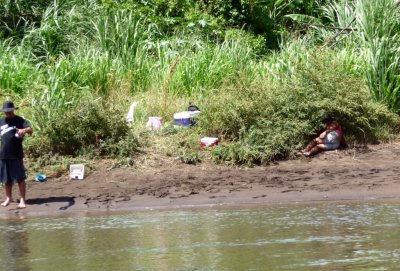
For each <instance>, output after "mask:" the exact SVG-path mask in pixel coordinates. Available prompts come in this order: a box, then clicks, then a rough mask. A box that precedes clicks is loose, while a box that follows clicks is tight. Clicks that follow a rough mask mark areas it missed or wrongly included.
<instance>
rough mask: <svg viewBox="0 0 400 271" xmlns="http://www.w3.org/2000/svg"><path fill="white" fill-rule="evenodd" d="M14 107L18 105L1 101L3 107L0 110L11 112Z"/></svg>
mask: <svg viewBox="0 0 400 271" xmlns="http://www.w3.org/2000/svg"><path fill="white" fill-rule="evenodd" d="M15 109H18V107H15V106H14V103H13V102H11V101H5V102H4V103H3V108H2V109H1V110H0V112H11V111H14V110H15Z"/></svg>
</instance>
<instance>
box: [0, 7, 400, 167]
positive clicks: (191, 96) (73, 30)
mask: <svg viewBox="0 0 400 271" xmlns="http://www.w3.org/2000/svg"><path fill="white" fill-rule="evenodd" d="M380 1H382V3H380V5H379V7H378V6H373V5H363V3H364V2H363V1H362V0H359V1H355V4H352V5H349V4H348V3H347V2H345V1H339V2H337V3H335V4H332V5H326V6H323V8H324V9H323V10H324V12H321V13H320V16H321V18H319V19H321V20H322V21H324V22H327V23H325V25H322V26H321V25H319V24H318V25H312V27H308V28H307V31H304V30H301V31H288V30H289V29H290V28H288V29H285V30H284V31H282V32H281V37H282V38H281V39H279V40H277V42H278V41H279V44H280V45H279V47H278V48H277V49H274V50H268V46H266V44H267V40H268V39H267V38H266V36H265V35H256V34H255V32H254V31H253V32H251V31H248V30H245V29H235V28H228V27H226V28H222V24H221V25H219V26H218V27H213V25H212V24H211V22H213V20H211V19H210V18H211V17H210V18H208V19H209V20H208V21H207V20H206V19H207V18H201V20H203V19H204V20H206V21H205V22H204V21H201V20H200V18H197V17H196V20H195V22H196V23H195V25H194V26H193V25H191V24H187V25H186V27H184V26H185V25H184V24H180V25H179V27H178V26H177V27H171V28H170V29H168V31H167V30H165V24H162V23H158V22H157V20H149V17H146V14H138V13H137V12H133V11H130V10H129V9H126V10H123V9H111V10H110V8H109V7H108V8H105V6H102V5H99V4H96V1H92V2H90V3H91V5H85V6H82V5H80V4H79V2H80V1H76V2H75V4H74V3H72V2H73V1H70V3H69V5H66V4H65V3H64V5H61V4H60V2H54V3H55V4H54V5H49V6H48V7H47V8H46V9H45V10H44V12H43V15H42V16H41V17H40V23H39V22H37V23H36V24H31V25H27V27H26V29H24V33H23V34H22V35H21V34H19V35H15V36H12V35H11V36H9V37H4V38H3V39H1V43H0V53H1V55H2V57H1V59H0V68H1V69H0V89H1V95H2V99H5V98H6V97H8V98H11V99H13V100H15V101H16V103H17V104H19V105H21V111H20V112H19V113H20V114H21V115H23V116H25V117H26V118H27V119H29V120H30V121H31V123H32V125H33V127H34V128H35V136H34V137H32V138H29V139H27V140H26V151H27V154H28V155H29V156H30V157H32V158H34V159H37V161H41V160H40V159H41V157H47V156H49V157H52V156H54V157H59V156H65V157H79V156H81V157H82V156H83V157H87V158H96V157H97V158H98V157H101V158H113V159H117V160H118V164H119V165H132V164H133V163H134V162H135V160H136V159H137V157H138V156H141V155H142V156H143V155H149V152H153V153H155V154H157V155H167V156H174V157H176V156H178V157H180V159H181V161H182V162H185V163H196V162H198V161H201V160H202V159H204V158H213V159H214V161H216V162H223V163H232V164H247V165H252V164H262V163H268V162H269V161H273V160H276V159H287V158H290V157H292V155H293V153H294V151H295V150H296V149H298V148H301V147H303V146H304V144H305V143H306V142H307V141H308V140H309V139H310V137H312V136H313V135H314V134H315V133H316V132H317V131H318V130H319V129H321V123H320V119H321V118H322V117H323V116H324V115H326V114H331V115H334V116H336V117H337V118H338V119H339V120H340V122H341V123H342V124H343V126H344V130H345V135H346V139H347V140H348V142H349V143H350V144H357V143H368V142H379V141H388V140H390V139H393V138H395V136H396V132H397V130H398V125H399V117H398V115H397V112H398V110H399V103H398V94H397V91H398V88H399V83H398V70H399V69H398V66H397V65H398V61H397V58H396V57H397V55H398V54H397V53H396V52H397V51H396V50H398V48H400V47H399V46H398V44H399V42H398V40H397V35H396V34H395V32H394V30H395V29H399V28H398V18H397V17H396V15H395V13H390V14H389V15H387V16H385V19H387V22H386V21H385V22H382V21H380V20H378V18H381V17H382V15H379V14H381V13H379V12H381V11H382V10H381V9H383V10H386V9H389V8H391V7H393V6H391V5H390V4H389V1H388V0H380ZM65 2H69V1H65ZM83 2H85V1H83ZM86 4H87V3H86ZM392 4H393V3H392ZM347 9H351V10H352V11H353V12H352V13H349V12H346V10H347ZM277 10H279V9H277V7H275V11H277ZM376 10H377V12H378V13H374V12H373V11H376ZM275 14H276V13H275ZM349 14H353V15H352V16H354V18H355V19H354V20H353V18H348V17H345V16H350V15H349ZM147 15H148V14H147ZM192 15H193V14H192ZM182 16H183V15H182ZM193 16H194V15H193ZM374 16H375V17H374ZM379 16H381V17H379ZM369 17H371V18H376V19H374V20H370V19H368V18H369ZM174 18H175V17H174ZM185 18H186V19H187V18H188V17H185ZM191 18H192V17H191ZM215 18H217V17H215ZM215 18H214V19H215ZM291 18H299V16H297V17H295V16H291ZM197 19H199V20H197ZM390 20H392V21H390ZM207 22H208V23H210V25H207ZM367 23H368V25H367ZM349 24H350V26H349ZM352 24H354V25H352ZM300 25H302V26H303V25H304V22H303V23H302V24H299V25H298V26H300ZM308 25H309V23H308ZM292 26H293V24H292ZM387 27H390V29H391V31H389V32H385V31H383V29H386V28H387ZM353 28H354V29H353ZM171 29H172V30H171ZM221 29H223V31H222V30H221ZM338 29H339V30H338ZM340 29H350V30H346V31H347V32H349V33H347V32H346V33H347V34H346V35H342V34H340V35H338V32H340ZM351 29H353V30H351ZM217 30H218V31H219V32H218V31H217ZM374 31H375V32H374ZM378 31H381V32H379V33H382V34H380V35H378V36H374V34H373V33H376V32H378ZM217 32H218V34H216V33H217ZM18 33H19V32H18ZM385 33H386V34H385ZM372 36H373V37H375V38H372ZM333 38H334V39H333ZM396 46H397V47H396ZM382 48H383V49H385V50H381V49H382ZM396 48H397V49H396ZM134 101H136V102H137V106H136V110H135V120H134V122H133V125H132V126H128V125H126V123H125V116H126V114H127V112H128V108H129V106H130V105H131V103H132V102H134ZM190 102H193V103H195V104H196V105H198V106H199V107H200V109H201V111H202V113H201V114H200V116H199V120H198V125H197V126H196V127H194V128H190V129H176V128H174V127H173V123H172V121H173V119H172V118H173V114H174V113H175V112H180V111H184V110H185V109H186V108H187V106H188V104H189V103H190ZM150 116H160V117H162V119H163V129H162V130H161V131H158V132H153V131H148V130H147V129H146V128H145V124H146V122H147V119H148V117H150ZM203 136H217V137H219V138H220V140H221V143H222V144H220V145H219V146H218V147H216V148H214V149H212V150H210V151H204V150H202V149H200V146H199V145H200V144H199V141H200V138H201V137H203ZM144 151H146V152H147V154H143V152H144ZM57 159H58V158H57ZM42 160H43V159H42ZM50 160H51V159H50ZM58 162H59V161H58ZM43 163H44V162H43V161H42V162H40V163H39V164H43ZM44 164H45V163H44Z"/></svg>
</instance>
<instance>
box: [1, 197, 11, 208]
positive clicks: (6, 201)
mask: <svg viewBox="0 0 400 271" xmlns="http://www.w3.org/2000/svg"><path fill="white" fill-rule="evenodd" d="M10 202H11V199H10V198H6V200H5V201H4V202H3V203H2V204H1V206H3V207H6V206H8V205H9V204H10Z"/></svg>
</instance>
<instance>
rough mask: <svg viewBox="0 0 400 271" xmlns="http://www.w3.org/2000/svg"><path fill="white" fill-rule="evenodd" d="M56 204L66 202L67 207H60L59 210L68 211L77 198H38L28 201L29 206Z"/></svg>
mask: <svg viewBox="0 0 400 271" xmlns="http://www.w3.org/2000/svg"><path fill="white" fill-rule="evenodd" d="M54 202H65V203H67V205H66V206H63V207H60V208H59V210H67V209H68V208H69V207H71V206H72V205H74V204H75V197H48V198H36V199H28V200H27V201H26V203H27V204H29V205H34V204H38V205H41V204H47V203H54Z"/></svg>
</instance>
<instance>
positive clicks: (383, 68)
mask: <svg viewBox="0 0 400 271" xmlns="http://www.w3.org/2000/svg"><path fill="white" fill-rule="evenodd" d="M325 15H326V17H327V18H328V19H329V20H330V21H331V22H332V24H333V25H334V26H337V27H339V28H347V27H349V26H350V27H352V28H354V29H355V31H354V32H353V33H351V35H347V37H346V40H347V41H348V42H350V43H351V45H350V47H353V48H354V47H358V48H359V51H358V52H355V53H356V54H358V55H359V56H360V57H361V58H362V59H365V61H366V62H365V65H364V67H363V68H362V70H363V73H364V75H365V78H366V81H367V84H368V87H369V90H370V91H371V94H372V95H373V97H374V98H375V99H376V100H377V101H381V102H384V103H386V104H387V105H388V106H389V107H390V108H391V109H392V110H393V111H395V112H400V94H399V88H400V77H399V75H400V72H399V71H400V59H399V48H400V36H399V34H398V33H399V31H400V21H399V17H398V9H397V7H396V3H395V1H392V0H376V1H368V0H356V1H347V0H341V1H337V2H335V3H333V4H331V5H328V6H327V7H326V8H325ZM352 22H353V23H352ZM351 23H352V24H351ZM338 39H343V37H342V36H339V37H338ZM347 44H348V43H347ZM344 45H346V43H344ZM342 46H343V45H342ZM349 56H350V55H349Z"/></svg>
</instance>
